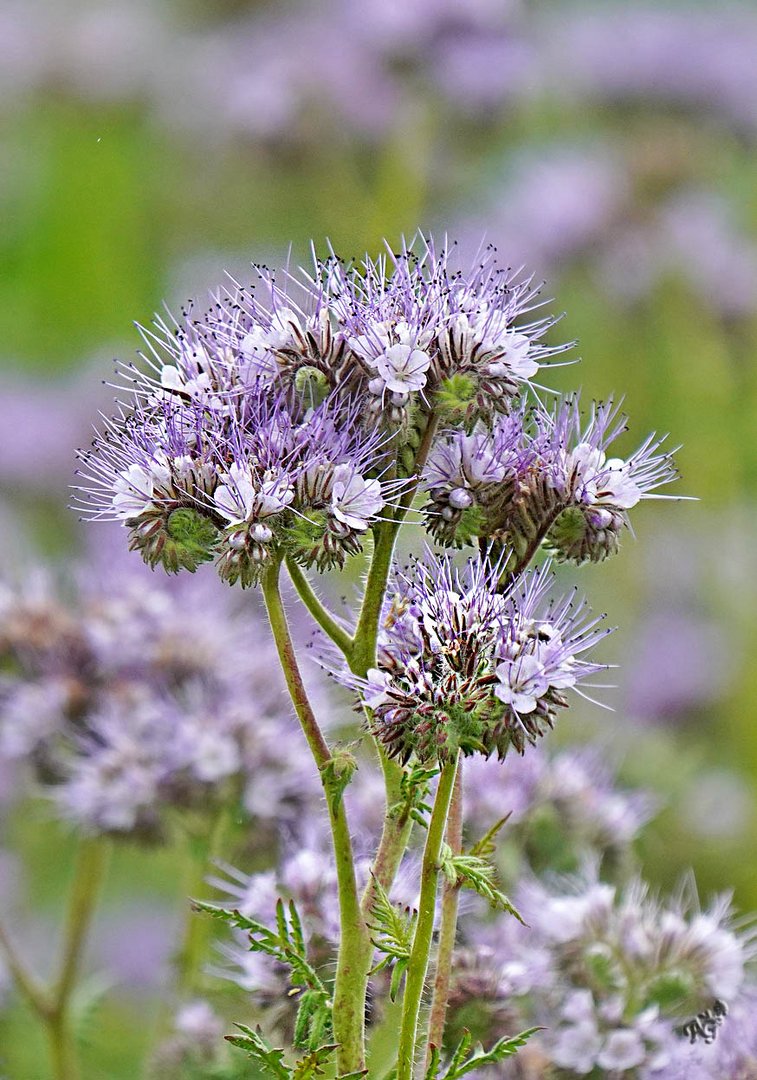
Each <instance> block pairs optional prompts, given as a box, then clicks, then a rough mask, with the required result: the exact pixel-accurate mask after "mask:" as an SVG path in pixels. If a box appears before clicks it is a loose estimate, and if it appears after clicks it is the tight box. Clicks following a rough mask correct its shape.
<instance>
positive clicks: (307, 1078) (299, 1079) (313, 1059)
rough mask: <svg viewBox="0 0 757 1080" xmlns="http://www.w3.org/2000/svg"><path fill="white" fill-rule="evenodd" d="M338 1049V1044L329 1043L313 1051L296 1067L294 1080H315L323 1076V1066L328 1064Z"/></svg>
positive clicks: (293, 1072)
mask: <svg viewBox="0 0 757 1080" xmlns="http://www.w3.org/2000/svg"><path fill="white" fill-rule="evenodd" d="M337 1049H338V1047H337V1044H336V1043H327V1044H326V1045H325V1046H318V1047H316V1048H315V1049H314V1050H311V1051H310V1052H309V1053H308V1054H306V1055H305V1057H304V1058H301V1059H300V1060H299V1061H298V1062H297V1064H296V1065H295V1066H294V1069H293V1070H292V1080H313V1077H316V1076H323V1066H324V1065H327V1064H328V1061H329V1058H331V1057H332V1056H333V1055H334V1052H335V1051H336V1050H337Z"/></svg>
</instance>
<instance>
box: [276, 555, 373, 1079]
mask: <svg viewBox="0 0 757 1080" xmlns="http://www.w3.org/2000/svg"><path fill="white" fill-rule="evenodd" d="M279 568H280V564H278V563H277V564H274V565H273V566H271V567H270V569H268V570H267V571H266V573H265V574H264V575H263V581H262V585H263V596H264V598H265V604H266V609H267V611H268V618H269V621H270V624H271V630H272V632H273V638H274V641H275V643H276V649H277V651H278V654H279V660H280V662H281V666H282V669H283V671H284V676H285V678H286V683H287V687H288V689H289V694H290V696H291V698H292V704H293V705H294V708H295V712H296V713H297V717H298V719H299V721H300V724H301V726H302V730H303V732H304V733H305V738H306V739H307V741H308V745H309V746H310V749H311V752H312V754H313V758H314V760H315V763H316V764H317V766H318V768H319V771H320V774H321V781H322V783H323V786H324V791H325V793H326V804H327V806H328V811H329V819H330V823H331V835H332V840H333V845H334V856H335V861H336V873H337V884H338V889H339V915H340V928H341V940H340V942H339V954H338V958H337V970H336V980H335V984H334V1009H333V1020H334V1040H335V1042H336V1043H337V1045H338V1049H337V1067H338V1069H339V1072H340V1073H350V1072H359V1071H361V1070H362V1069H363V1068H364V1067H365V988H366V985H367V980H368V969H369V967H370V961H371V956H372V945H371V942H370V936H369V933H368V927H367V926H366V923H365V920H364V919H363V917H362V914H361V911H360V902H359V899H358V893H357V882H356V880H355V860H354V856H353V853H352V839H351V837H350V833H349V828H348V826H347V817H346V813H345V808H344V801H343V799H342V798H341V792H337V791H335V789H334V787H333V786H331V785H330V783H329V780H328V775H329V773H328V769H327V766H328V765H329V764H330V763H331V751H330V750H329V747H328V744H327V742H326V740H325V738H324V736H323V732H322V731H321V729H320V727H319V725H318V721H317V720H316V717H315V714H314V713H313V709H312V707H311V705H310V701H309V699H308V696H307V692H306V690H305V684H304V683H303V681H302V675H301V674H300V669H299V665H298V663H297V657H296V654H295V651H294V645H293V643H292V638H291V635H290V633H289V626H288V624H287V619H286V614H285V612H284V607H283V605H282V602H281V593H280V591H279Z"/></svg>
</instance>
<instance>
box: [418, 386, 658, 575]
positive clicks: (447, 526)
mask: <svg viewBox="0 0 757 1080" xmlns="http://www.w3.org/2000/svg"><path fill="white" fill-rule="evenodd" d="M622 431H625V417H623V416H621V415H620V414H619V411H618V407H617V406H615V405H614V404H613V402H612V401H610V402H608V403H606V404H603V405H593V406H592V408H591V410H590V412H589V415H588V417H587V418H586V419H584V418H583V416H582V414H581V410H580V406H579V401H578V398H577V397H576V398H571V399H569V400H567V401H564V402H561V403H558V404H557V405H556V406H555V407H554V408H553V409H552V410H551V411H547V410H545V409H544V408H542V407H541V406H538V407H530V406H529V405H528V404H527V403H526V402H525V401H524V402H522V403H521V405H520V407H519V408H517V409H513V410H512V411H511V412H510V413H509V414H508V415H506V416H501V417H498V418H496V419H495V421H494V423H493V425H492V426H491V428H487V427H484V426H483V425H480V424H479V425H477V426H476V427H475V428H474V429H473V430H472V431H471V432H466V431H448V432H443V433H442V434H441V436H440V437H439V438H438V439H437V441H436V444H435V445H434V447H433V449H432V451H431V454H430V456H429V461H428V464H427V466H426V469H425V472H424V477H423V479H424V486H425V488H426V489H427V491H428V492H429V496H430V499H429V502H428V503H427V505H426V506H425V508H424V512H425V517H426V527H427V529H428V530H429V532H430V533H431V534H432V535H433V536H434V538H435V539H437V540H439V541H441V542H442V543H445V544H448V545H461V544H466V543H471V542H472V541H474V540H475V539H476V538H485V539H488V540H490V541H493V542H494V543H496V544H498V545H502V544H505V545H507V546H509V547H510V548H511V549H512V551H513V554H514V557H515V561H516V563H517V562H518V561H519V559H520V558H521V556H522V555H523V554H524V553H525V552H532V553H533V551H534V550H535V549H536V548H537V547H538V546H539V544H540V543H541V542H542V541H544V540H546V541H547V544H548V546H549V547H550V548H551V549H552V551H553V552H554V553H555V554H556V555H557V556H558V557H559V558H561V559H572V560H575V561H577V562H583V561H584V560H586V559H592V560H594V561H597V560H599V559H602V558H605V557H606V556H607V555H609V554H612V553H613V552H615V551H616V550H617V548H618V544H619V534H620V532H621V530H622V529H623V527H624V526H626V525H627V524H628V511H629V510H630V509H631V508H632V507H633V506H635V505H636V504H637V503H638V502H639V501H640V500H641V499H645V498H664V497H665V496H659V495H653V494H651V493H652V491H653V490H654V489H655V488H657V487H659V486H661V485H663V484H667V483H670V482H672V481H673V480H675V479H676V478H677V473H676V471H675V468H674V466H673V462H672V458H671V454H670V453H666V452H660V447H661V445H662V442H663V441H664V440H662V439H657V438H655V436H653V435H650V436H649V437H648V438H647V439H646V440H645V441H644V443H643V444H642V445H641V446H640V447H639V449H638V450H637V451H636V452H635V453H634V454H632V455H631V456H630V457H629V458H627V459H623V458H619V457H609V456H608V453H607V451H608V448H609V446H610V444H611V443H612V442H613V441H614V440H615V439H616V438H617V436H618V435H619V434H620V433H621V432H622ZM671 497H673V498H675V496H671Z"/></svg>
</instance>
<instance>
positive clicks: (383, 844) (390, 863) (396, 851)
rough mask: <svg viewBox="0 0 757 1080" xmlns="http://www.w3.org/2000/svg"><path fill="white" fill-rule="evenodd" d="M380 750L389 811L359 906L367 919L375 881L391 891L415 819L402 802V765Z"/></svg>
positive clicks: (374, 890) (374, 896)
mask: <svg viewBox="0 0 757 1080" xmlns="http://www.w3.org/2000/svg"><path fill="white" fill-rule="evenodd" d="M378 751H379V756H380V759H381V767H382V769H383V770H384V781H385V784H386V812H385V814H384V825H383V828H382V832H381V840H380V842H379V846H378V849H377V851H376V855H375V857H374V860H373V866H372V867H371V873H370V875H369V877H368V881H367V882H366V884H365V888H364V890H363V895H362V897H361V900H360V907H361V909H362V912H363V917H364V918H365V919H366V920H367V919H369V918H370V915H371V910H372V908H373V904H374V901H375V899H376V883H377V882H378V884H379V885H381V887H382V888H383V889H385V890H386V891H387V892H388V891H389V889H390V888H391V886H392V882H393V881H394V879H395V877H396V875H397V870H398V869H399V865H400V862H401V861H402V856H403V855H404V854H405V849H406V848H407V845H408V842H409V840H410V832H411V830H412V828H413V819H412V818H411V817H410V813H409V808H407V809H406V808H404V807H403V805H402V796H401V790H400V781H401V779H402V769H401V768H400V767H399V765H397V763H396V762H394V761H392V760H391V758H389V757H387V755H386V753H385V752H384V750H383V749H382V748H381V747H379V748H378Z"/></svg>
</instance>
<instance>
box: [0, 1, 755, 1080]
mask: <svg viewBox="0 0 757 1080" xmlns="http://www.w3.org/2000/svg"><path fill="white" fill-rule="evenodd" d="M756 54H757V14H756V13H755V11H754V9H753V7H752V6H751V5H749V4H744V5H743V6H739V5H737V4H732V5H719V6H718V8H717V10H716V9H715V7H712V8H710V7H706V6H704V5H700V4H696V3H694V2H692V3H690V4H689V5H685V4H680V3H678V4H670V5H663V4H662V3H657V4H643V5H642V4H637V3H633V2H628V3H623V4H616V3H608V2H603V3H595V4H593V5H589V4H579V3H576V4H574V3H565V4H548V3H535V4H528V5H527V4H525V3H524V4H523V5H519V4H518V3H516V2H514V0H513V2H509V0H478V2H477V3H474V2H472V0H471V2H470V3H458V4H455V3H453V2H452V0H446V2H445V0H439V2H438V3H434V2H432V0H426V2H421V0H406V2H405V3H404V4H399V3H398V4H394V3H389V4H385V3H384V2H383V0H360V2H359V3H354V4H349V0H343V2H342V3H340V2H338V0H333V2H332V3H329V4H323V5H321V4H317V3H315V2H314V3H312V4H311V5H310V6H308V5H307V4H305V3H297V2H290V3H286V4H281V5H278V4H271V5H269V6H263V5H250V4H244V3H240V2H234V0H227V2H225V3H222V4H215V5H211V6H207V5H206V6H203V5H201V4H199V3H192V2H190V0H176V2H175V3H165V2H163V3H159V4H158V3H152V4H147V3H146V4H144V5H143V6H140V5H133V4H127V3H125V2H116V3H113V4H110V5H107V4H105V3H104V2H103V3H102V5H101V6H100V5H97V4H96V3H95V2H94V0H93V2H92V3H91V4H84V3H81V4H77V3H74V2H72V0H66V3H64V4H62V5H59V4H53V3H51V2H49V0H48V3H47V4H45V3H31V4H23V5H22V4H13V3H0V91H1V92H0V117H1V120H0V122H1V123H2V127H3V159H4V168H3V170H2V176H0V219H2V222H3V226H2V233H1V236H0V493H1V495H2V503H1V504H0V538H1V539H2V552H3V555H2V561H3V568H2V569H3V572H9V573H12V572H14V567H15V566H18V565H21V564H23V565H25V566H29V565H30V564H33V563H34V562H37V561H39V562H42V561H50V560H60V559H64V558H67V557H69V556H72V555H76V554H77V553H80V552H81V551H82V550H83V547H82V528H83V527H82V526H79V524H78V523H77V521H76V517H75V515H74V514H73V513H71V511H69V510H68V508H67V503H68V500H69V494H68V490H67V485H68V484H70V483H71V481H72V473H73V469H74V459H73V450H74V447H75V446H76V445H78V444H81V443H85V442H86V441H87V439H88V431H89V427H90V425H91V423H92V421H93V419H94V418H95V417H96V413H97V410H98V409H99V408H106V407H107V402H108V400H109V395H108V391H107V389H103V387H102V385H101V380H103V379H108V378H109V377H110V372H111V366H110V365H111V358H112V357H113V356H116V355H119V356H122V357H128V356H129V355H130V354H131V353H133V351H134V350H135V348H136V347H137V345H138V340H137V335H136V332H135V331H134V330H133V328H132V326H131V324H132V321H133V320H138V321H141V322H146V321H148V320H149V319H150V317H151V313H152V312H153V310H154V309H156V308H158V307H159V306H160V305H161V304H162V302H163V301H164V300H165V301H166V303H167V304H168V305H169V306H173V307H179V306H181V304H182V303H184V302H185V301H186V299H187V298H189V297H190V296H192V295H195V294H199V295H200V296H202V294H203V293H204V292H205V291H206V290H207V289H208V288H209V287H212V286H215V285H217V284H218V283H219V282H221V281H222V272H223V270H224V268H228V269H229V270H230V271H231V272H233V273H234V274H235V275H240V276H241V277H242V279H243V278H244V275H245V266H246V264H247V263H248V262H249V261H250V260H257V261H263V262H266V263H268V264H270V265H276V264H278V263H279V262H280V261H282V260H283V259H285V258H286V256H287V252H288V250H289V247H290V245H291V249H292V258H293V260H294V261H296V262H297V261H302V260H306V259H307V258H308V245H309V243H310V240H311V238H312V239H313V240H314V242H315V244H316V247H317V248H318V250H323V248H324V245H325V241H326V239H327V238H328V239H330V240H331V242H332V243H333V245H334V247H335V249H336V250H338V251H340V252H342V253H344V254H346V255H352V254H354V253H360V252H362V251H365V250H369V251H371V252H373V253H375V252H377V251H378V250H379V247H380V245H381V241H382V238H383V237H386V238H387V240H388V242H389V243H390V244H391V243H393V242H397V241H398V239H399V237H400V236H401V235H402V234H405V235H411V234H412V233H413V232H414V231H415V230H416V228H417V227H419V226H420V227H422V228H423V229H425V230H429V231H432V232H433V233H434V234H435V235H437V236H439V235H440V234H443V233H447V234H448V235H449V237H450V239H458V240H459V242H460V244H461V245H462V247H463V248H464V250H466V251H469V252H470V254H471V257H473V255H474V254H475V249H476V246H477V244H478V242H479V241H480V240H481V239H482V237H484V238H485V239H486V240H487V241H491V242H493V243H495V244H496V245H497V246H498V248H499V249H500V252H501V256H502V259H503V261H505V262H507V261H512V262H513V263H515V264H520V263H525V264H526V265H528V266H531V267H532V268H533V270H534V272H535V274H536V275H537V276H538V277H541V276H544V277H545V279H546V281H547V285H546V288H545V295H547V296H554V297H555V298H556V306H557V308H558V309H559V310H563V309H564V310H565V312H566V314H565V318H564V320H563V321H562V322H561V323H560V324H559V326H558V328H557V330H556V331H555V333H556V334H558V333H559V335H560V336H561V337H566V336H567V337H571V338H576V339H578V342H579V346H578V348H577V350H576V351H575V355H580V356H581V357H582V360H581V363H580V365H578V366H571V367H564V368H560V369H558V370H555V371H554V372H552V373H550V372H548V371H547V372H546V373H545V374H544V383H545V385H547V386H549V387H553V388H556V389H568V388H571V387H574V386H576V385H580V386H581V387H582V388H583V393H584V395H585V396H586V397H587V398H592V397H597V398H604V397H606V396H607V395H608V394H611V393H615V394H619V395H623V396H624V397H625V408H627V410H628V412H629V414H630V416H631V422H632V434H631V436H630V437H629V438H632V439H634V440H635V443H636V442H638V441H640V439H641V438H642V437H643V436H644V435H645V434H646V433H647V431H648V430H651V429H656V430H658V431H669V432H671V441H672V442H673V443H674V444H677V443H679V442H680V443H681V444H682V449H681V450H680V452H679V454H678V462H679V465H680V468H681V472H682V476H683V481H682V483H681V484H679V485H678V489H679V491H680V492H682V493H685V494H688V495H692V496H696V497H697V498H698V499H699V500H700V502H699V503H693V502H681V503H660V502H649V503H646V504H645V505H644V506H643V507H642V508H640V510H639V512H638V513H637V515H636V518H635V523H636V531H637V537H636V538H635V539H634V538H632V537H630V536H628V537H627V538H626V541H625V544H624V548H623V550H622V552H621V555H620V556H619V557H618V558H617V559H616V560H613V561H610V562H608V564H607V565H603V566H599V567H589V568H586V569H582V570H580V571H579V572H578V574H577V575H576V576H577V579H578V580H579V581H580V583H581V586H582V588H583V589H584V590H585V591H586V592H587V594H588V595H589V596H590V597H591V598H592V603H593V606H594V607H595V608H597V609H599V610H606V611H608V612H609V613H610V620H611V622H612V623H613V624H617V625H618V626H619V630H618V632H617V633H616V634H615V635H614V637H613V639H612V641H611V643H610V646H609V653H610V659H612V660H613V661H615V662H617V663H618V664H619V665H620V668H619V670H618V672H617V673H616V674H617V678H616V680H615V681H617V682H618V684H619V687H618V689H617V690H616V691H613V692H611V693H610V694H609V695H606V698H607V700H610V701H611V702H612V704H613V706H614V708H615V713H614V714H606V713H602V712H597V711H596V710H592V709H591V707H590V706H583V707H582V708H580V709H576V710H575V719H574V718H573V716H574V712H573V711H572V713H571V723H565V724H563V725H562V727H561V729H560V730H559V732H558V733H556V735H555V739H556V740H561V741H563V742H566V743H570V742H572V741H575V740H577V739H578V740H585V739H589V738H596V739H598V740H599V741H600V742H603V743H604V744H606V745H608V746H612V747H613V749H617V748H618V747H620V748H622V765H621V773H622V775H623V777H624V778H625V779H627V780H628V781H631V782H633V783H634V784H637V785H639V786H643V787H648V788H652V789H653V790H655V791H656V792H657V793H658V794H659V796H660V797H661V799H662V800H663V810H662V812H661V813H660V814H659V816H658V817H657V818H656V819H655V821H654V823H653V824H652V825H651V826H650V827H649V828H648V829H647V831H646V833H645V839H644V842H643V845H644V846H643V852H642V854H643V860H644V868H645V872H646V874H647V876H648V878H649V879H650V880H651V881H652V882H654V883H656V884H659V885H661V886H664V887H668V886H670V885H672V884H673V883H674V882H675V880H676V879H677V878H678V877H679V876H680V874H681V872H682V871H683V870H684V869H686V868H687V867H689V866H692V867H693V868H694V869H695V871H696V875H697V879H698V882H699V885H700V889H701V891H702V893H703V894H705V895H706V894H708V893H710V892H711V891H713V890H722V889H727V888H731V887H732V888H733V889H734V890H735V901H736V904H737V906H738V907H739V908H740V909H741V910H745V911H749V910H752V909H757V870H756V869H755V864H754V859H753V858H752V853H753V852H754V851H755V850H756V849H757V805H756V802H755V792H756V790H757V789H756V786H755V785H756V784H757V664H755V662H754V657H755V655H756V654H757V617H756V616H755V611H757V574H756V573H755V571H757V554H756V551H757V546H756V545H755V527H756V526H757V505H756V503H757V453H755V446H756V443H757V437H756V427H757V74H755V69H754V56H755V55H756ZM3 60H5V62H4V63H3ZM635 443H634V445H635ZM627 445H628V447H629V448H630V447H631V442H629V443H628V444H627ZM87 528H88V529H89V530H94V535H95V540H94V542H95V543H97V539H96V530H97V526H88V527H87ZM91 541H92V536H91V535H90V542H91ZM219 587H220V586H219ZM16 779H17V778H16V777H15V776H12V770H9V769H5V770H4V771H2V772H0V818H1V819H2V822H3V825H2V835H1V837H0V845H1V846H0V892H2V893H3V894H4V895H5V896H7V897H8V898H9V903H10V898H11V897H13V900H14V903H20V904H21V906H22V908H25V909H26V910H28V911H29V912H30V913H31V917H30V923H29V925H30V927H31V928H32V929H31V930H30V932H29V938H30V940H29V941H28V942H27V945H28V948H29V950H30V955H32V956H35V957H37V958H38V959H39V963H40V967H41V968H44V957H45V955H46V941H49V940H51V938H52V936H54V934H55V933H56V926H55V921H54V920H55V912H56V911H58V910H59V903H60V897H61V894H62V892H63V890H64V889H65V887H66V882H67V881H68V877H69V873H70V859H69V855H70V852H71V851H72V850H73V842H72V839H71V837H70V836H69V834H68V833H67V831H66V830H65V829H64V828H63V827H62V826H60V825H58V824H56V823H55V822H54V820H53V819H52V816H51V814H50V812H49V809H48V808H47V807H46V806H45V804H44V803H41V802H39V801H35V800H29V799H27V798H22V797H20V796H19V793H18V786H17V784H16ZM12 781H13V782H12ZM181 873H183V869H182V867H181V866H180V865H179V862H178V857H176V856H174V855H173V854H172V853H171V852H170V851H166V850H161V849H157V850H154V851H144V850H141V849H136V848H129V847H128V846H124V847H123V848H121V849H119V850H118V851H117V853H116V856H115V862H114V868H113V871H112V873H111V875H110V878H109V882H108V887H107V895H106V903H105V908H104V914H103V915H102V917H101V925H100V927H99V930H98V935H99V936H98V941H99V945H98V948H99V949H100V952H101V954H102V955H103V956H107V955H116V956H117V963H116V969H117V974H116V975H115V978H116V980H118V979H119V978H120V979H121V982H122V984H123V985H122V986H121V987H120V988H119V989H118V990H117V991H116V992H114V993H113V994H111V995H110V996H109V997H108V998H107V999H106V1004H105V1005H104V1006H102V1007H101V1008H100V1010H99V1011H98V1013H97V1015H96V1018H94V1019H93V1021H92V1035H91V1038H92V1042H93V1045H94V1046H96V1048H97V1049H96V1051H95V1052H93V1053H94V1056H93V1061H94V1060H95V1059H96V1061H97V1066H96V1071H94V1072H92V1073H91V1075H92V1076H93V1077H94V1076H97V1077H98V1080H99V1078H100V1077H108V1078H113V1080H115V1078H124V1080H126V1078H132V1077H134V1076H135V1075H136V1071H135V1070H136V1065H135V1062H136V1061H137V1060H138V1059H139V1056H140V1053H141V1051H142V1050H143V1048H144V1045H145V1043H146V1041H147V1039H148V1036H149V1030H148V1029H149V1024H148V1023H147V1022H146V1019H147V1018H148V1017H149V1016H150V1015H151V1014H152V1013H153V1012H154V1010H155V1009H156V1008H157V1000H158V996H159V989H158V987H159V973H160V969H161V965H165V964H166V963H167V962H168V957H169V954H170V950H171V947H172V946H171V943H170V941H171V937H170V935H171V933H172V930H173V928H174V923H175V921H176V918H177V915H176V893H177V890H176V881H177V876H178V875H180V874H181ZM189 888H190V884H189V883H188V885H187V890H189ZM131 935H134V939H135V942H137V944H135V946H134V948H135V949H137V950H138V951H139V953H140V955H142V956H144V957H145V960H144V970H143V971H142V976H143V977H142V979H141V981H140V979H139V978H136V977H135V976H134V973H133V972H132V974H129V970H130V969H129V964H128V962H127V960H128V954H129V950H130V946H129V940H130V936H131ZM151 958H152V962H154V967H153V969H150V962H151ZM119 964H120V965H121V968H120V971H121V974H118V968H119ZM156 972H157V974H156ZM129 979H132V982H131V984H130V983H129ZM3 1000H4V999H3V998H2V997H0V1008H2V1006H3ZM5 1000H6V1001H9V1000H10V998H9V997H6V999H5ZM30 1031H32V1032H34V1033H33V1034H31V1035H30ZM37 1039H38V1036H37V1035H36V1029H32V1028H31V1027H30V1026H29V1022H28V1017H27V1015H26V1013H25V1010H24V1008H23V1007H22V1006H21V1005H19V1004H8V1007H7V1008H6V1009H5V1011H4V1012H0V1048H1V1049H0V1075H6V1074H7V1076H8V1077H9V1078H12V1080H42V1078H41V1074H39V1073H38V1072H37V1071H35V1070H36V1069H37V1068H38V1062H39V1060H40V1059H39V1048H38V1046H37V1045H36V1040H37ZM35 1063H37V1064H35ZM93 1067H94V1066H93ZM88 1075H89V1074H88Z"/></svg>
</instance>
